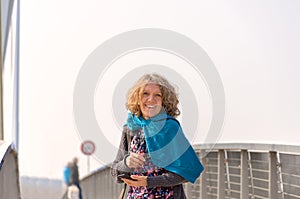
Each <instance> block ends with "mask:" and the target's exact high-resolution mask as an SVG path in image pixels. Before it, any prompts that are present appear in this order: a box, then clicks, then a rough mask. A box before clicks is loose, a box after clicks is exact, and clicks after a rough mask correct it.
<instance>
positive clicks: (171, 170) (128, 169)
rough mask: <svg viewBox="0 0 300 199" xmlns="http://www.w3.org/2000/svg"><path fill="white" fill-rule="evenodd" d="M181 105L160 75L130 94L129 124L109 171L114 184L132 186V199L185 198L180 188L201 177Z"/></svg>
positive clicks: (147, 77) (146, 79) (139, 84)
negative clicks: (180, 119)
mask: <svg viewBox="0 0 300 199" xmlns="http://www.w3.org/2000/svg"><path fill="white" fill-rule="evenodd" d="M178 104H179V100H178V98H177V95H176V92H175V89H174V87H173V86H172V85H171V84H170V83H169V82H168V80H166V79H165V78H164V77H162V76H161V75H158V74H146V75H144V76H142V77H141V78H140V79H139V80H138V81H137V83H136V84H135V85H134V86H133V87H132V88H131V89H130V90H129V93H128V96H127V103H126V106H127V109H128V110H129V113H128V119H127V124H126V125H124V129H123V134H122V138H121V143H120V147H119V152H118V154H117V157H116V159H115V161H114V162H113V165H112V168H111V174H112V176H113V178H114V180H115V181H116V182H119V183H121V182H124V183H126V184H127V185H129V186H130V188H129V191H128V198H154V197H155V198H162V199H164V198H168V199H172V198H180V199H183V198H186V196H185V193H184V190H183V186H182V184H183V183H185V182H187V181H190V182H192V183H194V182H195V181H196V179H197V178H198V177H199V176H200V174H201V172H202V171H203V166H202V164H201V163H200V161H199V159H198V157H197V155H196V153H195V151H194V150H193V148H192V147H191V145H190V143H189V142H188V140H187V139H186V137H185V135H184V134H183V132H182V128H181V126H180V124H179V122H178V120H176V119H175V117H176V116H178V115H179V114H180V111H179V109H178V108H177V106H178ZM125 176H127V177H125Z"/></svg>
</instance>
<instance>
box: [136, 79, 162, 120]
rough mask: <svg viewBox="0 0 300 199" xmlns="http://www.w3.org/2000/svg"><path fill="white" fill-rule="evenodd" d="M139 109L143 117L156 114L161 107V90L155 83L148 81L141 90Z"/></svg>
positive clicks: (147, 117) (146, 117)
mask: <svg viewBox="0 0 300 199" xmlns="http://www.w3.org/2000/svg"><path fill="white" fill-rule="evenodd" d="M139 106H140V110H141V112H142V116H143V118H144V119H146V120H147V119H149V118H150V117H153V116H155V115H157V114H158V113H159V112H160V111H161V108H162V92H161V90H160V87H159V86H158V85H157V84H154V83H149V84H147V85H146V86H145V88H144V89H143V90H142V92H141V97H140V100H139Z"/></svg>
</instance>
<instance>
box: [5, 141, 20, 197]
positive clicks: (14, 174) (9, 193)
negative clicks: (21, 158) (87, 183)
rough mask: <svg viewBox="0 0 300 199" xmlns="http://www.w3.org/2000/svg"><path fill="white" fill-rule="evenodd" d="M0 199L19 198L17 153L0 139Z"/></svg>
mask: <svg viewBox="0 0 300 199" xmlns="http://www.w3.org/2000/svg"><path fill="white" fill-rule="evenodd" d="M0 159H1V163H0V199H20V198H21V197H20V185H19V170H18V158H17V153H16V152H15V151H14V150H13V149H12V147H11V145H7V144H5V143H3V142H1V141H0Z"/></svg>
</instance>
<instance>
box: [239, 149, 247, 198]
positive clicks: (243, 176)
mask: <svg viewBox="0 0 300 199" xmlns="http://www.w3.org/2000/svg"><path fill="white" fill-rule="evenodd" d="M247 153H248V152H247V150H242V151H241V186H240V198H248V197H249V187H248V186H249V180H248V157H247Z"/></svg>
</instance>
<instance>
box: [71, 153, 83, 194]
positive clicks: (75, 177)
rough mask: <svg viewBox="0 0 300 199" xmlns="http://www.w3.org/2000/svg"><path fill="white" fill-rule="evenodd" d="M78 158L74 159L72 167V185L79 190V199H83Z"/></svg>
mask: <svg viewBox="0 0 300 199" xmlns="http://www.w3.org/2000/svg"><path fill="white" fill-rule="evenodd" d="M77 163H78V158H76V157H75V158H73V165H72V167H71V175H70V183H71V185H75V186H76V187H77V188H78V189H79V199H82V193H81V192H82V191H81V187H80V184H79V171H78V166H77Z"/></svg>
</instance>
